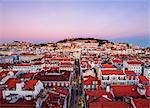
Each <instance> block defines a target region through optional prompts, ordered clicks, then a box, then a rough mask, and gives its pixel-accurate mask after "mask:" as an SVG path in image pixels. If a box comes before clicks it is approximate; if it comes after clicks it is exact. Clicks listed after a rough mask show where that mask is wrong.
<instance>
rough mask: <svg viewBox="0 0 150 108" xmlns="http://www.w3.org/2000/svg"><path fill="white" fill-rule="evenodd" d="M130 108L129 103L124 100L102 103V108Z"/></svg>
mask: <svg viewBox="0 0 150 108" xmlns="http://www.w3.org/2000/svg"><path fill="white" fill-rule="evenodd" d="M118 107H119V108H132V106H131V104H127V103H125V102H105V103H103V104H102V108H118Z"/></svg>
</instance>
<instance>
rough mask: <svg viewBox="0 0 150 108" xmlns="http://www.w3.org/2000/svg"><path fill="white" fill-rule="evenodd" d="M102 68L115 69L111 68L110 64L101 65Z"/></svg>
mask: <svg viewBox="0 0 150 108" xmlns="http://www.w3.org/2000/svg"><path fill="white" fill-rule="evenodd" d="M101 65H102V67H103V68H116V67H115V66H113V65H112V64H108V63H106V64H101Z"/></svg>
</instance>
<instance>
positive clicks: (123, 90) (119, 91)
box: [112, 85, 141, 97]
mask: <svg viewBox="0 0 150 108" xmlns="http://www.w3.org/2000/svg"><path fill="white" fill-rule="evenodd" d="M112 91H113V93H114V95H115V96H116V97H128V96H129V97H130V96H131V97H140V96H141V95H140V94H139V93H138V92H137V86H136V85H115V86H112Z"/></svg>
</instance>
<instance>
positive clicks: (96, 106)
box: [88, 97, 110, 108]
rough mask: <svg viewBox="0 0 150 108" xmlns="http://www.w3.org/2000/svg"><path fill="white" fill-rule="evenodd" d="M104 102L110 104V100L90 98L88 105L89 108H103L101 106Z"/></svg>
mask: <svg viewBox="0 0 150 108" xmlns="http://www.w3.org/2000/svg"><path fill="white" fill-rule="evenodd" d="M106 102H110V100H108V99H106V98H104V97H99V98H97V99H95V98H92V97H91V98H89V101H88V104H89V108H103V106H102V104H103V103H106Z"/></svg>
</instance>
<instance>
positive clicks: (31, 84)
mask: <svg viewBox="0 0 150 108" xmlns="http://www.w3.org/2000/svg"><path fill="white" fill-rule="evenodd" d="M37 82H38V80H29V81H27V82H26V83H25V87H24V88H25V89H27V90H34V87H35V85H36V83H37Z"/></svg>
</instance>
